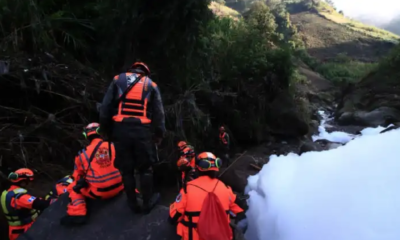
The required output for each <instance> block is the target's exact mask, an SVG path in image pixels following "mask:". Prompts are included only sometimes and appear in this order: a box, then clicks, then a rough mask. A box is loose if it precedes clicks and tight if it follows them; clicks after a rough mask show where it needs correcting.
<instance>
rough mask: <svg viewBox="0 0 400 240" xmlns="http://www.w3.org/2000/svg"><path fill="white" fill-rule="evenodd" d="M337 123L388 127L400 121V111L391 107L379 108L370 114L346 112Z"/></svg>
mask: <svg viewBox="0 0 400 240" xmlns="http://www.w3.org/2000/svg"><path fill="white" fill-rule="evenodd" d="M337 121H338V123H339V124H341V125H361V126H368V127H377V126H387V125H389V124H390V123H394V122H399V121H400V111H398V110H396V109H394V108H391V107H379V108H376V109H375V110H373V111H369V112H367V111H361V110H357V111H354V112H344V113H343V114H341V115H340V116H339V117H338V118H337Z"/></svg>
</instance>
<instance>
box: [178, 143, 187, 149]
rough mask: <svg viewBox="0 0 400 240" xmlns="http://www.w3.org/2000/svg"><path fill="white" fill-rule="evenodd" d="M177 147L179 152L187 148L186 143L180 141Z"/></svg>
mask: <svg viewBox="0 0 400 240" xmlns="http://www.w3.org/2000/svg"><path fill="white" fill-rule="evenodd" d="M177 146H178V148H179V150H181V151H182V150H183V149H185V147H186V146H187V142H185V141H180V142H178V144H177Z"/></svg>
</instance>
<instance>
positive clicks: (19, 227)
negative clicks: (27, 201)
mask: <svg viewBox="0 0 400 240" xmlns="http://www.w3.org/2000/svg"><path fill="white" fill-rule="evenodd" d="M27 193H28V192H27V191H26V190H25V189H23V188H20V187H18V186H16V185H12V186H11V187H10V188H9V189H8V190H4V191H3V192H2V194H1V199H0V203H1V207H2V210H3V213H4V215H5V216H6V219H7V222H8V225H9V232H8V235H9V239H10V240H16V239H17V238H18V236H19V235H20V234H21V233H24V232H26V231H27V230H28V229H29V227H30V226H31V225H32V224H33V222H34V221H35V220H36V218H37V217H38V212H37V211H36V210H35V209H16V208H14V207H13V206H12V202H13V201H15V199H18V198H19V197H21V196H22V195H24V194H27Z"/></svg>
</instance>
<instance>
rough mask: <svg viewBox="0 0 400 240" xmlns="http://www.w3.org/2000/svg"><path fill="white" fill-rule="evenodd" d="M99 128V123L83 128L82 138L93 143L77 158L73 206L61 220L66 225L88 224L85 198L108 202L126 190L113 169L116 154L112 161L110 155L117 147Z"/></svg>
mask: <svg viewBox="0 0 400 240" xmlns="http://www.w3.org/2000/svg"><path fill="white" fill-rule="evenodd" d="M99 128H100V125H99V124H98V123H90V124H89V125H87V126H86V127H85V128H84V131H83V135H84V136H85V138H86V139H88V140H89V141H90V144H89V145H88V146H87V147H86V148H85V149H83V150H82V151H80V152H79V153H78V155H77V156H76V157H75V166H74V172H73V174H72V177H73V179H74V181H73V182H72V183H71V184H70V185H69V189H68V190H69V198H70V203H69V204H68V206H67V215H66V216H64V217H63V218H61V221H60V223H61V224H63V225H70V224H82V223H85V222H86V219H87V218H86V213H87V209H86V201H85V198H90V199H109V198H112V197H115V196H117V195H118V194H119V193H120V192H122V190H123V189H124V186H123V183H122V177H121V174H120V172H119V171H118V169H116V168H115V167H114V159H115V158H114V156H115V155H113V156H112V157H111V158H110V154H109V153H110V151H114V146H113V144H109V143H108V142H106V141H103V139H101V137H100V135H99ZM109 147H110V148H109ZM114 152H115V151H114Z"/></svg>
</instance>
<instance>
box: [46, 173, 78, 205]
mask: <svg viewBox="0 0 400 240" xmlns="http://www.w3.org/2000/svg"><path fill="white" fill-rule="evenodd" d="M73 182H74V179H73V178H72V176H71V175H67V176H65V177H63V178H61V179H60V180H58V181H57V182H56V184H55V185H54V187H53V189H51V190H50V192H49V193H48V194H47V195H46V197H45V199H46V200H47V199H58V197H59V196H60V195H61V194H64V193H66V192H68V186H69V185H70V184H71V183H73Z"/></svg>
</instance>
